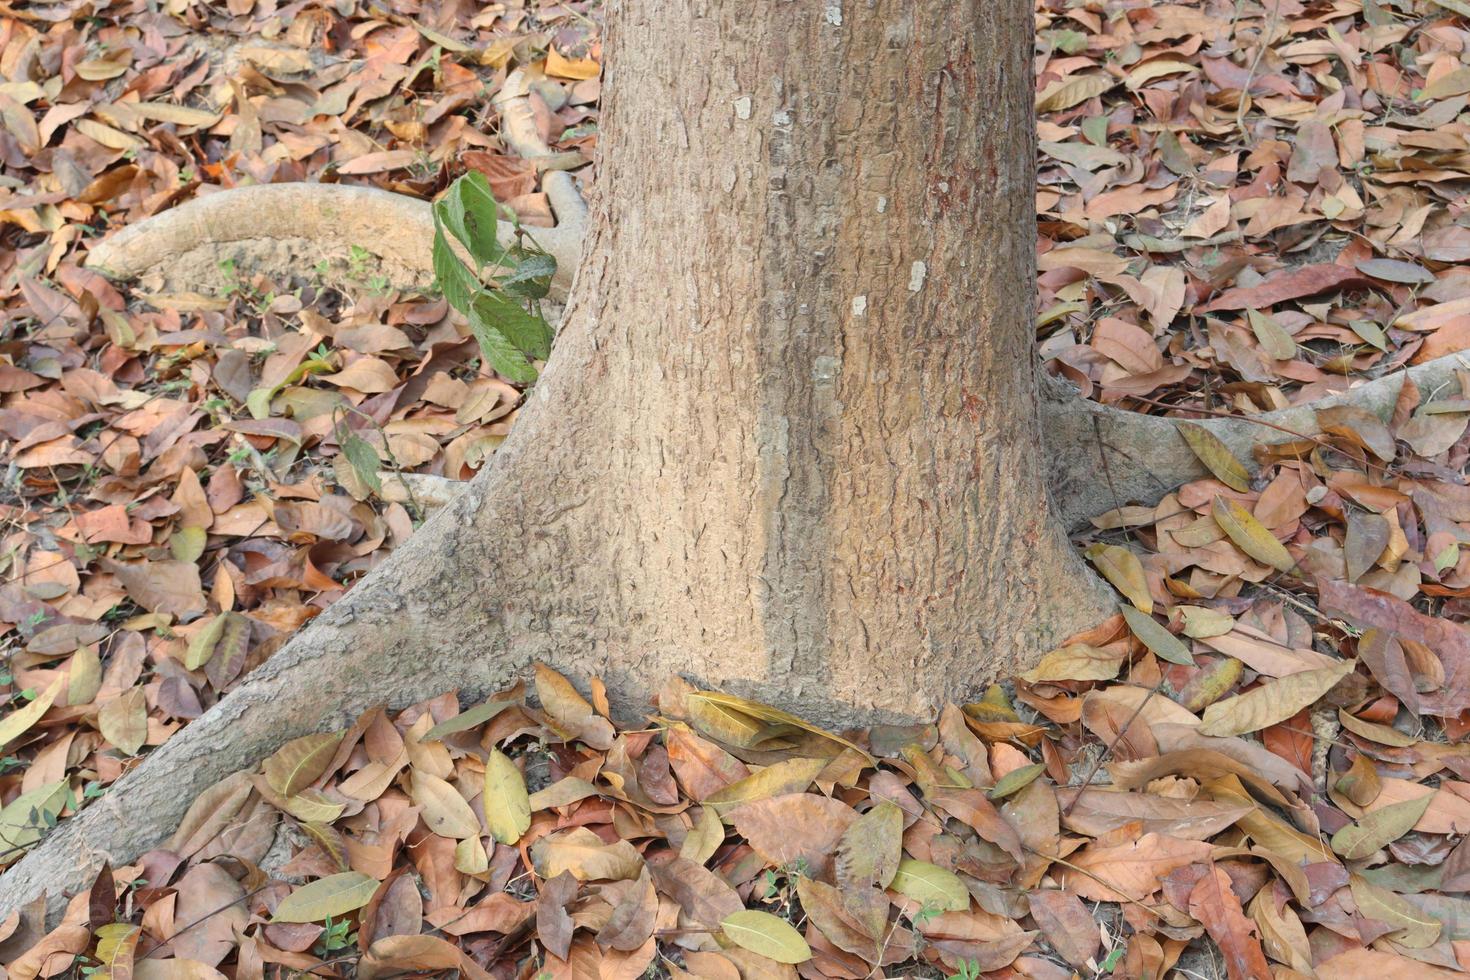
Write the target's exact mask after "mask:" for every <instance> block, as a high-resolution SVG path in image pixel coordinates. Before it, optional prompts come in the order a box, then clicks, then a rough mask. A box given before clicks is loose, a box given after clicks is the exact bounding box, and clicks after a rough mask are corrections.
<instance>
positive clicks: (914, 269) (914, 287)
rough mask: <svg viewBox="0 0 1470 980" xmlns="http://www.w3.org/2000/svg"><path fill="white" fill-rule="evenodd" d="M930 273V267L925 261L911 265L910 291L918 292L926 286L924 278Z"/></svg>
mask: <svg viewBox="0 0 1470 980" xmlns="http://www.w3.org/2000/svg"><path fill="white" fill-rule="evenodd" d="M928 275H929V267H928V266H927V265H925V264H924V263H923V262H915V263H914V264H913V265H911V266H909V292H911V293H917V292H918V291H919V290H921V289H923V288H924V280H925V279H926V278H927V277H928Z"/></svg>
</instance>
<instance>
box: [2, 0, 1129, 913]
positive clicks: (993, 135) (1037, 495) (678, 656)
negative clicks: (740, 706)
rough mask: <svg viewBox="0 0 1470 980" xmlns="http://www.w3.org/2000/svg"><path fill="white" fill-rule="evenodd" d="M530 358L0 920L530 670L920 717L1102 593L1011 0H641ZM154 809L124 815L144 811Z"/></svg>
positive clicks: (64, 842)
mask: <svg viewBox="0 0 1470 980" xmlns="http://www.w3.org/2000/svg"><path fill="white" fill-rule="evenodd" d="M610 19H611V21H612V23H611V24H610V25H609V29H608V33H607V62H608V65H609V69H608V74H607V79H606V81H607V87H606V90H605V91H606V101H605V108H604V115H603V125H602V130H603V139H602V145H601V147H600V158H599V171H598V187H599V194H600V200H599V201H598V202H597V205H596V207H595V208H594V213H593V215H592V230H591V234H590V236H589V239H588V241H587V243H586V245H585V246H584V251H583V265H582V267H581V269H580V271H579V272H578V275H577V279H576V282H575V284H574V286H573V289H572V296H571V299H570V301H569V305H568V310H567V315H566V319H565V321H564V324H563V328H562V332H561V335H560V336H559V337H558V339H557V344H556V351H555V353H554V355H553V357H552V361H551V363H550V364H549V365H548V366H547V368H546V371H545V372H544V374H543V377H542V379H541V381H540V382H539V383H538V384H537V385H536V387H535V388H534V389H533V391H532V393H531V395H530V402H531V404H530V405H529V406H528V407H527V409H526V410H525V411H524V412H523V413H522V415H521V418H520V420H519V421H518V422H517V425H516V428H515V431H514V432H513V434H512V435H511V437H510V439H509V440H508V441H507V443H506V444H505V446H504V447H503V448H502V450H501V451H500V453H498V454H497V456H496V457H495V459H494V461H493V463H492V465H490V466H488V467H487V469H486V471H485V472H483V473H482V474H481V475H480V476H479V477H477V478H476V480H475V481H474V483H473V485H472V486H471V487H470V489H469V490H468V491H467V492H466V493H465V494H464V495H463V496H462V497H461V498H460V499H459V500H458V501H456V503H455V504H453V505H451V506H450V507H448V508H446V509H445V511H444V512H442V513H441V514H439V515H438V516H437V517H436V518H435V519H434V520H433V521H431V522H430V524H429V525H427V526H426V527H425V528H424V529H423V530H421V531H420V532H419V533H418V534H417V535H416V536H415V538H414V539H413V541H412V542H411V543H410V544H409V545H408V546H407V547H405V548H402V549H400V550H399V551H398V552H396V553H395V554H394V555H393V556H392V557H391V559H390V560H389V561H388V562H386V563H385V564H384V565H383V566H382V567H381V568H380V569H378V570H377V571H376V572H374V573H373V574H372V575H371V576H369V577H368V578H367V579H366V580H365V581H364V582H363V583H361V584H360V585H359V586H358V587H357V588H355V589H354V590H353V591H352V593H351V594H349V595H348V596H347V597H346V598H345V599H343V600H342V601H340V602H339V603H337V604H336V605H335V606H333V607H332V608H331V609H330V610H328V611H327V612H326V613H325V614H324V615H323V616H322V617H320V618H319V620H318V621H317V622H316V623H314V624H312V625H311V626H310V627H308V628H307V629H305V630H304V631H303V632H302V633H301V634H300V635H299V636H297V637H296V638H295V639H293V640H292V642H291V643H289V644H288V645H287V646H286V647H285V648H284V649H283V650H282V651H281V652H279V653H278V654H277V655H276V656H275V657H274V658H272V659H271V660H270V661H269V662H268V663H267V664H265V665H264V666H263V667H262V668H260V669H259V670H257V671H256V672H255V673H254V674H252V675H251V676H250V677H249V678H248V679H247V680H246V681H245V683H243V684H242V685H241V686H240V687H239V688H238V689H237V690H236V691H235V692H233V693H232V694H231V695H229V696H228V697H227V698H225V699H224V701H223V702H222V703H221V704H219V705H218V706H216V707H215V708H214V709H213V710H211V711H210V712H208V713H207V714H206V715H205V716H204V717H203V718H200V719H199V720H198V721H196V722H194V723H193V724H191V725H190V726H189V727H188V728H187V729H185V730H184V731H183V732H182V733H180V734H179V735H177V736H175V737H174V738H173V739H171V740H170V741H169V742H168V743H166V744H165V745H164V746H163V747H162V748H161V749H159V750H158V751H157V752H155V753H154V754H153V755H152V756H151V757H150V758H149V759H148V760H147V761H146V762H145V763H144V764H143V765H142V766H140V767H139V768H138V769H137V770H136V771H135V772H133V773H131V774H129V775H128V776H127V777H125V778H124V779H123V780H121V781H120V782H119V783H118V785H117V786H116V787H115V788H114V789H113V790H112V791H111V792H110V793H109V794H108V795H107V796H106V797H104V798H103V799H102V800H101V801H99V802H98V803H95V804H93V806H92V807H91V808H90V809H89V810H88V811H86V812H84V813H83V814H82V815H80V816H79V817H78V818H76V819H74V820H71V821H68V822H67V823H65V824H64V825H63V826H62V827H61V828H60V829H59V830H58V831H57V832H56V833H55V834H53V835H52V837H51V838H50V839H49V840H48V841H47V842H46V843H45V844H44V845H43V846H42V847H41V848H40V849H39V850H38V851H37V852H36V853H34V854H32V855H30V856H29V857H27V858H26V859H25V860H24V861H23V862H22V863H21V864H20V865H18V866H17V867H16V868H14V869H12V871H11V872H9V873H8V874H7V875H6V877H5V886H6V887H5V888H3V889H0V892H3V895H0V918H3V916H4V914H5V913H6V912H8V911H9V910H10V909H12V908H15V907H16V906H18V905H19V904H20V903H21V902H23V901H24V900H26V899H27V898H29V897H31V896H33V895H35V894H38V893H39V892H40V890H41V889H42V888H49V889H51V890H52V895H53V898H55V897H57V896H58V893H59V890H60V889H61V888H63V887H71V888H75V887H79V886H81V885H83V884H85V882H86V881H87V880H89V879H90V876H91V875H92V873H93V872H95V870H96V868H97V867H98V866H99V865H100V863H101V860H102V859H103V858H104V857H111V858H112V859H113V860H114V861H126V860H130V859H131V858H132V857H134V856H136V854H137V853H139V852H140V851H141V850H143V849H146V848H147V847H150V846H153V845H154V844H155V843H156V842H157V841H158V840H159V839H161V837H163V836H165V835H166V834H167V833H168V832H169V831H170V830H171V829H172V828H173V826H174V825H175V824H176V823H177V820H178V818H179V816H180V815H181V814H182V811H183V809H184V808H185V807H186V806H187V805H188V803H189V801H190V800H192V798H193V797H194V796H195V795H197V793H198V792H200V791H201V790H202V789H203V788H205V787H206V786H208V785H209V784H210V783H212V782H214V781H215V780H217V779H219V778H221V777H222V776H224V775H227V774H228V773H230V772H232V771H235V770H238V769H241V768H245V767H248V766H249V765H251V764H252V763H253V762H255V761H256V760H257V759H258V758H260V757H261V756H262V755H264V754H265V753H267V752H269V751H270V750H271V749H272V748H274V747H275V746H276V745H277V744H279V743H280V742H281V741H283V740H285V739H286V738H289V737H292V736H295V735H299V734H302V733H304V732H307V731H312V730H317V729H321V728H325V727H330V726H336V725H342V724H345V723H346V721H347V720H348V719H349V718H350V717H351V716H353V715H355V714H356V713H357V712H359V711H361V710H363V709H365V708H367V707H369V706H370V705H372V704H375V703H379V702H389V703H394V704H403V703H407V702H411V701H413V700H417V699H420V698H423V697H426V696H430V695H433V694H435V693H438V692H440V691H442V690H446V689H450V688H458V689H461V690H462V691H465V692H466V693H467V694H470V695H475V694H479V693H482V692H485V691H487V690H491V689H494V688H495V687H497V686H500V685H501V684H503V683H505V682H506V681H508V680H509V679H510V678H512V677H513V676H515V675H516V674H518V673H519V672H520V671H521V670H523V669H524V667H525V665H526V664H528V663H529V662H530V661H532V660H535V659H541V660H545V661H547V662H550V663H552V664H554V665H556V666H557V667H558V668H560V669H562V670H564V671H566V672H568V673H570V674H572V675H574V676H575V675H578V674H580V675H583V676H585V675H588V674H596V675H599V676H602V677H604V678H605V679H606V680H607V681H608V683H609V686H610V688H611V689H612V690H613V694H614V703H619V702H621V704H622V706H623V707H624V709H625V710H628V711H630V712H632V711H637V710H639V709H640V708H641V707H642V706H643V705H644V704H646V698H647V695H648V693H649V692H650V691H651V690H654V689H656V687H657V685H658V684H660V683H661V682H662V681H663V680H664V679H665V678H667V677H668V676H670V675H672V674H682V675H685V676H687V677H689V678H690V679H691V680H693V681H695V682H696V683H699V684H701V685H704V686H709V687H718V688H721V689H723V690H727V691H731V692H734V693H740V694H745V695H749V696H753V697H757V698H760V699H763V700H767V701H771V702H774V703H777V704H779V705H781V706H782V707H785V708H787V709H789V710H793V711H796V712H798V713H803V714H805V715H807V716H808V717H811V718H813V719H814V720H818V721H822V722H826V723H828V724H839V725H840V724H842V723H852V722H855V721H859V720H862V721H872V720H876V719H889V720H894V719H912V718H915V717H924V716H928V715H930V714H931V713H932V711H933V709H934V707H935V706H936V705H937V704H939V703H940V702H942V701H943V700H946V699H957V698H962V697H964V696H966V695H968V694H971V693H973V692H975V691H976V690H977V688H979V687H980V685H981V684H983V683H984V682H986V681H988V680H990V679H993V678H995V677H997V676H1000V675H1004V674H1005V673H1008V672H1009V671H1011V670H1013V669H1014V668H1016V667H1018V666H1020V665H1022V664H1024V663H1025V662H1026V661H1027V660H1029V659H1032V658H1033V657H1034V656H1035V655H1037V654H1038V653H1040V652H1041V651H1043V650H1045V649H1047V648H1048V647H1049V646H1051V645H1053V644H1055V643H1056V642H1058V641H1059V640H1060V639H1061V638H1062V637H1063V636H1064V635H1065V634H1067V633H1068V632H1071V631H1074V630H1076V629H1078V628H1082V627H1085V626H1087V625H1090V624H1091V623H1093V622H1094V621H1096V620H1097V619H1098V618H1100V617H1101V616H1102V615H1104V614H1105V610H1106V608H1107V602H1106V599H1105V598H1104V596H1103V595H1102V593H1101V592H1100V591H1099V590H1098V588H1097V587H1096V585H1095V584H1094V581H1093V580H1092V578H1091V577H1090V576H1089V575H1088V574H1087V573H1086V571H1085V570H1084V569H1083V568H1082V566H1081V565H1080V563H1079V562H1078V561H1077V559H1076V557H1075V556H1074V554H1073V553H1072V551H1071V550H1070V548H1069V546H1068V544H1067V542H1066V540H1065V537H1064V535H1063V534H1062V532H1061V530H1060V527H1059V525H1058V524H1057V523H1056V522H1055V521H1054V520H1053V519H1052V517H1051V514H1050V508H1049V506H1048V496H1047V491H1046V485H1045V470H1046V467H1045V465H1044V456H1043V454H1042V452H1041V446H1040V441H1041V439H1040V437H1041V427H1040V418H1039V407H1038V394H1037V380H1036V364H1035V357H1034V354H1033V352H1032V326H1031V324H1032V287H1033V278H1034V254H1035V232H1034V228H1033V204H1034V195H1033V186H1032V173H1033V166H1034V162H1033V159H1034V158H1033V146H1032V140H1033V136H1032V133H1033V125H1032V108H1031V106H1032V83H1031V68H1030V65H1031V61H1030V48H1031V41H1030V38H1031V32H1032V13H1031V6H1030V4H1029V2H1028V0H974V2H970V3H953V2H950V0H922V2H916V0H871V2H869V3H865V4H857V3H853V2H851V0H849V2H847V3H845V4H843V3H841V2H839V0H826V2H825V3H823V4H821V5H819V4H816V3H784V2H783V3H764V4H735V3H728V2H725V3H702V2H698V0H642V2H638V3H627V2H625V3H622V4H618V5H614V9H613V10H612V11H611V17H610ZM143 814H146V817H141V818H140V815H143Z"/></svg>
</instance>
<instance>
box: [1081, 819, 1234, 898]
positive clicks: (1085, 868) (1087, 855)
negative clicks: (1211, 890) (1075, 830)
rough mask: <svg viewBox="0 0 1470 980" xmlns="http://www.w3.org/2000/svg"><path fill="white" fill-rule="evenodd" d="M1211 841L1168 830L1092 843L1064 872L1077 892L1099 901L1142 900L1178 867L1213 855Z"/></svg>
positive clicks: (1154, 890) (1156, 889) (1083, 896)
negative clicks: (1171, 832) (1112, 841)
mask: <svg viewBox="0 0 1470 980" xmlns="http://www.w3.org/2000/svg"><path fill="white" fill-rule="evenodd" d="M1210 850H1211V848H1210V845H1209V844H1206V843H1204V842H1202V841H1193V840H1184V839H1181V838H1178V837H1169V836H1167V835H1165V834H1157V833H1149V834H1143V835H1142V836H1140V837H1139V838H1138V839H1137V840H1131V841H1126V842H1122V843H1116V844H1099V843H1093V844H1089V845H1087V846H1086V847H1084V848H1082V850H1080V851H1078V852H1077V853H1076V854H1073V855H1072V856H1071V858H1070V859H1069V861H1070V865H1071V866H1069V867H1067V868H1066V869H1065V870H1063V871H1062V872H1061V876H1062V881H1063V884H1064V885H1065V886H1066V887H1067V888H1068V889H1069V890H1070V891H1072V892H1073V893H1075V894H1077V895H1080V896H1081V897H1082V898H1085V899H1088V900H1090V901H1095V902H1133V901H1142V900H1143V899H1145V898H1147V897H1148V896H1149V895H1152V894H1153V893H1154V892H1156V891H1158V889H1159V888H1160V887H1161V886H1162V884H1163V879H1164V877H1165V876H1166V875H1167V874H1168V873H1169V872H1170V871H1173V870H1174V869H1175V868H1183V867H1186V866H1188V865H1191V864H1195V863H1197V862H1200V861H1204V860H1206V859H1207V858H1208V857H1209V854H1210Z"/></svg>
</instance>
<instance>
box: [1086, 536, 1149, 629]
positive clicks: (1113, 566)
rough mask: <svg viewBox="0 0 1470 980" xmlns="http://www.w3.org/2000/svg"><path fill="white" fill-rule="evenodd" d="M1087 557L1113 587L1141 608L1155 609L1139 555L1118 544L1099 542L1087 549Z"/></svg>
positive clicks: (1145, 609) (1147, 611)
mask: <svg viewBox="0 0 1470 980" xmlns="http://www.w3.org/2000/svg"><path fill="white" fill-rule="evenodd" d="M1086 554H1087V557H1088V558H1089V559H1090V560H1091V561H1092V564H1093V567H1095V568H1096V569H1097V570H1098V571H1099V572H1101V573H1102V576H1103V578H1105V579H1107V580H1108V581H1109V582H1111V583H1112V585H1113V588H1115V589H1117V590H1118V591H1119V592H1121V593H1123V595H1125V596H1127V597H1128V601H1129V602H1132V603H1133V604H1134V605H1135V606H1137V607H1138V608H1139V609H1140V610H1142V611H1143V612H1146V613H1151V612H1153V611H1154V600H1153V597H1152V596H1151V595H1149V591H1148V579H1147V578H1146V577H1145V576H1144V574H1143V563H1142V562H1140V561H1139V560H1138V556H1137V555H1135V554H1134V553H1133V552H1131V551H1129V550H1128V549H1127V548H1125V547H1123V546H1122V545H1118V544H1102V543H1098V544H1095V545H1093V546H1092V547H1090V548H1088V549H1087V552H1086Z"/></svg>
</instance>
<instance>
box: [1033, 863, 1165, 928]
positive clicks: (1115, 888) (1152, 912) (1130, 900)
mask: <svg viewBox="0 0 1470 980" xmlns="http://www.w3.org/2000/svg"><path fill="white" fill-rule="evenodd" d="M1021 847H1022V848H1023V849H1024V850H1026V851H1028V852H1030V853H1031V854H1035V855H1036V856H1037V857H1039V858H1045V859H1046V860H1048V861H1055V862H1056V863H1057V864H1060V865H1061V866H1062V867H1064V868H1069V869H1071V870H1072V871H1075V872H1077V873H1078V874H1079V875H1086V876H1087V877H1088V878H1091V879H1092V880H1093V881H1095V882H1097V883H1098V884H1099V885H1102V886H1103V887H1104V888H1110V889H1112V890H1113V891H1115V892H1117V893H1118V894H1119V895H1122V896H1123V900H1124V901H1126V902H1128V903H1129V904H1131V905H1137V906H1138V907H1139V908H1141V909H1143V910H1144V911H1145V912H1147V913H1148V914H1149V915H1151V916H1153V917H1154V918H1155V919H1160V920H1162V919H1163V918H1164V917H1163V915H1162V914H1160V913H1159V912H1157V911H1155V910H1154V909H1151V908H1149V907H1148V906H1147V905H1145V904H1143V902H1141V901H1139V900H1138V899H1136V898H1133V897H1131V896H1130V895H1129V894H1128V893H1127V892H1125V891H1124V890H1123V889H1121V888H1119V887H1118V886H1117V885H1115V884H1113V883H1112V882H1111V881H1108V879H1106V878H1104V877H1102V876H1101V875H1097V874H1093V873H1092V872H1091V871H1088V870H1087V869H1086V868H1079V867H1078V866H1077V865H1075V864H1073V863H1072V862H1071V861H1068V860H1067V859H1066V858H1063V857H1056V856H1054V855H1051V854H1047V853H1046V852H1045V851H1038V850H1036V849H1035V848H1034V847H1027V846H1026V845H1025V844H1022V845H1021Z"/></svg>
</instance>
